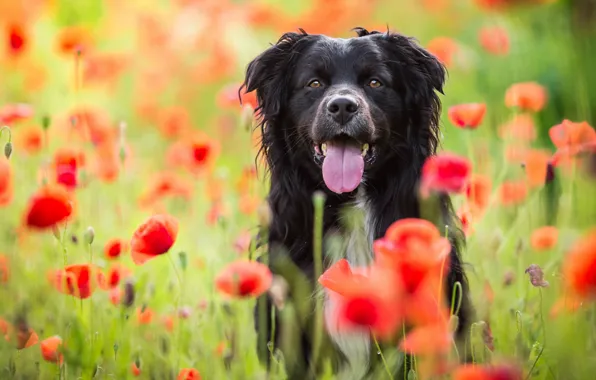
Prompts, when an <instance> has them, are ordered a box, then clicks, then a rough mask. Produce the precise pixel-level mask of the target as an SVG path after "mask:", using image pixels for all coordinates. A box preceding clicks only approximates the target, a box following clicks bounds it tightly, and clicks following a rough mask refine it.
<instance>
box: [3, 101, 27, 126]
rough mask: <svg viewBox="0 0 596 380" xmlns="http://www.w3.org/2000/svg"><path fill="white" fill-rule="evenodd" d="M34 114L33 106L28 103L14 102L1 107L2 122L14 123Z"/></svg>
mask: <svg viewBox="0 0 596 380" xmlns="http://www.w3.org/2000/svg"><path fill="white" fill-rule="evenodd" d="M32 116H33V107H31V106H30V105H28V104H23V103H14V104H5V105H4V106H2V107H0V124H1V125H3V124H8V125H12V124H14V123H16V122H19V121H22V120H27V119H29V118H31V117H32Z"/></svg>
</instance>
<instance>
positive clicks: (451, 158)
mask: <svg viewBox="0 0 596 380" xmlns="http://www.w3.org/2000/svg"><path fill="white" fill-rule="evenodd" d="M470 171H471V164H470V162H469V161H468V160H467V159H466V158H464V157H461V156H457V155H455V154H452V153H441V154H438V155H436V156H431V157H429V158H428V159H427V160H426V162H425V163H424V166H423V167H422V181H421V185H420V190H421V193H422V194H423V195H428V194H429V192H430V191H437V192H445V193H460V192H461V191H462V190H463V189H464V187H465V184H466V181H467V180H468V177H469V175H470Z"/></svg>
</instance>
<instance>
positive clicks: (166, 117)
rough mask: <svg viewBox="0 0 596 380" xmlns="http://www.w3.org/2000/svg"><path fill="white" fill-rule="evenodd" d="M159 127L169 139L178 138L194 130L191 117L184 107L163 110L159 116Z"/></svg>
mask: <svg viewBox="0 0 596 380" xmlns="http://www.w3.org/2000/svg"><path fill="white" fill-rule="evenodd" d="M157 125H158V127H159V130H160V131H161V133H162V134H163V135H164V136H165V137H167V138H178V137H182V136H183V135H185V134H186V133H187V132H188V131H190V130H191V129H192V126H191V122H190V116H189V115H188V111H187V110H186V108H184V107H178V106H172V107H168V108H165V109H162V110H161V111H160V113H159V116H158V124H157Z"/></svg>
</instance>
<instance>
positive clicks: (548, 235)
mask: <svg viewBox="0 0 596 380" xmlns="http://www.w3.org/2000/svg"><path fill="white" fill-rule="evenodd" d="M558 240H559V230H558V229H557V227H553V226H544V227H540V228H537V229H535V230H534V231H533V232H532V235H531V236H530V245H531V246H532V248H533V249H534V250H536V251H546V250H549V249H552V248H553V247H555V246H556V245H557V241H558Z"/></svg>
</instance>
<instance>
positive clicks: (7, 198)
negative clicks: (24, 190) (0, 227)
mask: <svg viewBox="0 0 596 380" xmlns="http://www.w3.org/2000/svg"><path fill="white" fill-rule="evenodd" d="M13 191H14V189H13V180H12V167H11V165H10V161H8V159H7V158H6V157H4V155H0V207H3V206H7V205H8V204H9V203H10V202H11V201H12V197H13Z"/></svg>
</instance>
